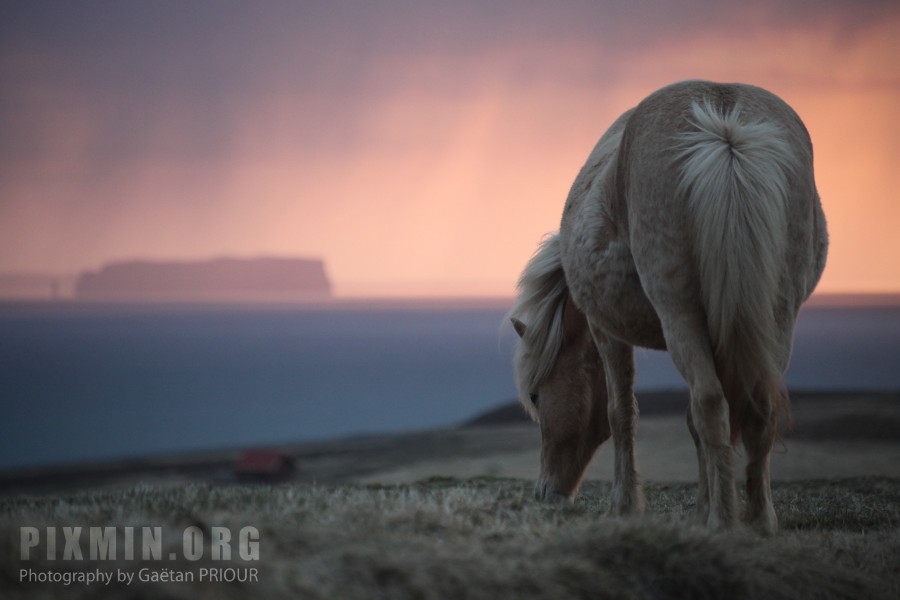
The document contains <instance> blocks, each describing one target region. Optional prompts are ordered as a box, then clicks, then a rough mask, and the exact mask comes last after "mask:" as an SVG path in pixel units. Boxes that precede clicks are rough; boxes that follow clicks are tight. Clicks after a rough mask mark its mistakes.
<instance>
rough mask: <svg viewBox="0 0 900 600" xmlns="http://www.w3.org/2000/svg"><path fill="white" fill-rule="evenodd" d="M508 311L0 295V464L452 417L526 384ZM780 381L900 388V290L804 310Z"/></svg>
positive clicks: (136, 454)
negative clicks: (881, 297) (519, 373)
mask: <svg viewBox="0 0 900 600" xmlns="http://www.w3.org/2000/svg"><path fill="white" fill-rule="evenodd" d="M506 308H507V306H506V305H503V303H499V302H493V303H482V304H479V303H469V304H466V303H462V304H452V303H450V304H441V303H422V304H415V303H408V304H402V303H401V304H398V305H394V304H390V303H387V304H385V303H366V302H359V303H348V304H343V305H341V304H338V305H334V306H332V305H327V304H326V305H316V306H303V305H300V306H291V305H228V304H210V305H198V304H156V305H154V304H100V303H78V302H32V303H29V302H5V303H0V470H3V471H19V470H22V469H30V468H35V467H46V466H56V465H66V464H73V463H85V462H91V461H112V460H122V459H135V458H141V457H152V456H157V455H165V454H172V453H182V452H203V451H214V450H219V449H227V448H245V447H265V446H275V445H282V444H294V443H301V442H309V441H318V440H323V439H332V438H340V437H345V436H355V435H364V434H383V433H401V432H411V431H416V430H422V429H430V428H441V427H448V426H454V425H458V424H461V423H463V422H465V421H466V420H468V419H471V418H473V417H475V416H476V415H478V414H481V413H483V412H485V411H488V410H490V409H493V408H495V407H497V406H498V405H502V404H505V403H508V402H509V401H511V400H512V399H514V398H515V396H516V392H515V387H514V384H513V375H512V367H511V357H512V353H513V347H514V338H515V334H514V333H512V332H511V331H510V330H508V329H507V330H502V328H501V324H502V322H503V315H504V313H505V310H506ZM636 361H637V383H636V387H637V389H638V390H639V391H641V390H647V391H651V390H678V389H684V388H685V385H684V382H683V380H682V379H681V377H680V376H679V374H678V372H677V371H676V370H675V368H674V367H673V365H672V363H671V361H670V360H669V358H668V355H667V354H665V353H664V352H656V351H651V350H642V349H639V350H638V351H637V353H636ZM786 381H787V384H788V386H789V387H790V388H791V389H794V390H807V391H813V390H815V391H896V390H900V303H897V302H893V301H892V302H886V303H874V304H873V303H862V304H854V303H852V302H851V303H846V304H840V303H838V304H837V305H835V304H833V303H824V304H821V305H819V304H814V305H811V306H808V307H806V308H804V309H803V310H802V312H801V314H800V317H799V321H798V324H797V329H796V332H795V343H794V355H793V359H792V362H791V366H790V369H789V371H788V373H787V376H786Z"/></svg>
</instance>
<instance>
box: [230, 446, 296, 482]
mask: <svg viewBox="0 0 900 600" xmlns="http://www.w3.org/2000/svg"><path fill="white" fill-rule="evenodd" d="M294 471H295V467H294V461H293V460H292V459H291V457H290V456H288V455H287V454H284V453H283V452H279V451H278V450H246V451H244V453H243V454H241V458H240V459H239V460H238V462H237V465H235V468H234V472H235V475H237V476H238V478H240V479H257V480H266V481H273V480H282V479H287V478H288V477H289V476H290V475H291V474H292V473H293V472H294Z"/></svg>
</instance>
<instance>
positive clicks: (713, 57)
mask: <svg viewBox="0 0 900 600" xmlns="http://www.w3.org/2000/svg"><path fill="white" fill-rule="evenodd" d="M895 4H896V3H893V2H863V3H854V4H853V5H852V6H845V5H844V3H841V2H837V1H834V2H826V3H815V4H814V5H813V4H810V3H798V2H790V3H784V2H775V1H774V0H771V1H766V2H761V3H760V2H757V3H752V4H747V3H744V2H714V1H712V0H694V1H693V2H687V3H678V4H677V5H676V4H675V3H656V2H643V1H638V2H632V3H621V2H588V1H586V0H585V1H584V2H580V1H571V2H552V3H551V2H548V3H528V4H525V3H521V2H512V1H511V0H502V1H500V2H492V3H484V2H475V1H474V0H471V1H469V0H464V1H461V2H454V3H448V2H437V0H425V1H419V2H411V1H410V2H406V1H394V2H379V3H372V2H343V1H335V2H329V3H321V2H308V3H306V2H284V3H282V2H263V3H258V4H257V3H254V5H253V6H252V7H251V6H250V5H247V4H245V3H234V4H230V3H222V2H219V1H216V2H205V1H196V2H191V3H189V4H184V3H181V2H171V3H170V2H153V3H138V4H137V5H129V6H125V5H121V4H119V3H111V4H110V5H104V6H103V10H102V11H101V10H99V8H98V7H100V5H99V4H75V3H68V2H62V3H59V4H56V3H44V2H41V3H16V4H15V5H14V6H12V7H10V6H9V5H5V6H4V7H3V10H4V11H6V13H5V14H4V15H2V16H3V17H5V18H0V22H2V24H0V128H2V130H3V131H4V135H3V136H2V137H0V256H2V257H3V259H2V260H3V262H4V263H5V264H6V265H7V266H5V267H4V265H3V264H0V269H4V268H33V269H41V270H45V269H52V270H59V269H78V268H82V267H85V266H94V265H96V263H98V262H102V261H104V260H110V259H114V258H122V257H128V256H138V255H144V256H150V257H159V258H173V257H179V256H184V257H187V258H204V257H208V256H211V255H217V254H249V255H252V254H260V253H269V254H272V253H279V254H296V253H301V254H323V255H325V257H326V259H328V261H329V265H330V272H331V273H332V274H333V276H334V277H335V280H336V282H337V284H338V288H339V291H340V286H341V285H342V284H345V285H347V286H348V287H350V286H352V285H353V284H354V282H356V283H359V284H360V285H361V284H362V283H364V284H366V285H370V286H374V285H375V284H376V283H377V282H387V283H393V284H394V285H396V286H399V285H400V284H401V282H409V283H410V285H414V284H415V283H416V282H420V283H421V282H426V281H432V282H440V281H443V282H447V285H458V286H460V287H462V286H463V285H464V283H465V282H467V281H468V282H472V281H478V282H482V283H481V284H479V285H486V284H484V283H483V282H493V283H491V284H490V285H491V286H493V287H492V288H491V289H494V290H498V289H504V290H509V291H511V288H512V281H513V280H514V279H515V276H516V274H517V272H518V270H519V268H520V267H521V265H522V263H524V261H525V260H526V259H527V257H528V255H529V254H530V252H531V251H532V250H533V248H534V244H535V242H536V241H537V239H538V238H539V237H540V236H541V235H542V234H543V233H544V232H546V231H549V230H552V229H554V228H555V227H556V225H557V224H558V221H559V215H560V212H561V208H562V203H563V201H564V198H565V194H566V192H567V191H568V186H569V185H570V184H571V181H572V179H573V178H574V176H575V174H576V173H577V170H578V168H579V167H580V165H581V164H582V162H583V161H584V159H585V158H586V156H587V154H588V152H589V151H590V148H591V147H592V146H593V144H594V142H595V141H596V139H597V138H598V137H599V136H600V134H601V133H602V132H603V130H604V129H605V128H606V127H607V126H608V125H609V124H610V123H611V122H612V120H613V119H614V118H615V117H616V116H618V115H619V114H620V113H621V112H622V111H624V110H626V109H627V108H629V107H630V106H632V105H634V104H635V103H636V102H638V101H639V100H640V99H642V98H643V97H644V96H646V95H647V94H648V93H649V92H650V91H652V90H654V89H656V88H658V87H660V86H662V85H664V84H666V83H669V82H671V81H674V80H677V79H683V78H689V77H704V78H710V79H717V80H743V81H747V82H750V83H757V84H759V85H763V86H765V87H769V88H770V89H772V90H773V91H775V92H776V93H779V94H780V95H782V96H783V97H785V99H787V100H788V101H789V102H790V103H791V104H792V105H794V106H795V108H797V110H798V112H800V114H801V116H803V117H804V119H805V120H806V121H807V125H808V126H809V128H810V130H811V131H812V133H813V139H814V142H815V143H816V152H817V168H819V180H820V188H822V192H823V197H826V198H827V201H828V202H829V203H830V204H831V206H829V207H828V208H829V209H830V214H834V215H835V218H834V219H833V220H832V230H833V238H834V240H835V241H836V242H841V243H840V244H835V245H834V248H835V249H834V250H833V254H832V255H833V257H835V258H833V261H834V264H835V265H837V267H835V269H832V268H831V267H829V272H828V275H827V277H834V279H833V281H834V282H835V283H834V285H835V286H838V285H850V284H851V283H852V282H853V281H855V280H854V276H853V272H852V271H853V269H854V268H855V269H858V270H859V269H862V270H868V272H867V273H866V274H865V277H866V278H867V281H875V280H878V281H887V282H888V283H890V282H891V281H893V279H891V278H890V276H887V275H883V273H884V272H889V271H887V269H888V267H890V268H894V266H895V265H893V263H890V260H889V259H884V260H883V261H882V262H881V263H879V262H878V261H876V262H875V264H874V265H873V264H871V261H870V262H869V263H866V264H865V265H861V264H860V261H859V259H858V258H857V257H855V255H854V253H853V252H851V251H849V250H845V248H853V247H855V246H858V245H859V244H860V243H861V239H862V238H861V234H859V233H857V232H859V231H864V230H865V227H866V224H867V223H869V221H866V219H870V220H871V221H872V223H870V224H869V225H870V226H871V227H874V228H875V230H877V231H880V229H879V227H883V225H882V224H883V223H884V222H885V220H884V219H881V220H879V219H877V218H872V217H870V216H866V217H864V218H863V220H862V221H861V220H860V219H861V217H859V216H854V215H856V214H857V213H860V212H861V213H862V214H865V215H874V214H884V212H885V211H890V210H891V209H890V208H889V207H886V206H884V204H883V203H884V202H886V200H881V198H887V196H888V195H889V193H890V190H891V189H896V185H895V183H896V176H895V175H894V174H893V170H892V169H891V168H889V167H884V165H885V164H890V161H891V160H894V162H895V159H890V158H888V159H885V158H884V157H896V156H898V155H900V149H898V148H897V142H896V141H895V140H897V139H900V131H898V123H897V120H896V117H895V115H894V111H893V109H892V108H891V107H892V106H896V101H897V99H898V98H897V96H898V95H900V91H898V80H900V68H898V67H897V66H896V65H895V64H894V62H895V61H893V57H895V56H897V55H898V51H900V49H898V47H897V46H898V42H897V40H898V39H900V36H898V35H897V31H898V30H900V8H898V7H897V6H895ZM11 13H12V14H11ZM855 114H859V115H860V116H861V118H859V119H857V120H856V121H854V120H852V115H855ZM848 141H852V143H853V144H854V147H853V153H849V152H848V148H847V142H848ZM860 180H861V181H860ZM891 186H894V187H893V188H892V187H891ZM826 192H827V196H826ZM853 194H859V195H861V196H864V197H865V198H866V200H865V201H866V202H867V203H868V204H867V207H868V208H867V209H866V210H863V211H859V209H858V208H857V209H854V210H855V212H853V213H852V214H851V211H850V209H848V208H847V207H848V206H850V205H849V204H848V203H847V202H846V201H844V200H842V199H843V198H849V197H850V196H851V195H853ZM501 230H502V238H503V240H502V242H500V241H498V236H499V235H500V234H499V233H498V232H499V231H501ZM26 232H27V233H26ZM894 255H897V256H900V248H898V251H897V252H895V253H894ZM854 265H855V266H854ZM896 266H897V268H896V269H894V271H893V272H894V273H896V272H900V265H896ZM831 273H835V275H831ZM879 278H880V279H879ZM360 282H362V283H360ZM826 283H827V282H826ZM466 285H469V284H466ZM472 285H474V284H472ZM358 288H359V285H357V286H356V288H355V289H358Z"/></svg>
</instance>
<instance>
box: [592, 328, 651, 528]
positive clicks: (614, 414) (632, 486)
mask: <svg viewBox="0 0 900 600" xmlns="http://www.w3.org/2000/svg"><path fill="white" fill-rule="evenodd" d="M594 340H595V341H596V342H597V346H598V349H599V350H600V357H601V358H602V360H603V367H604V369H605V371H606V389H607V393H608V396H609V401H608V414H609V428H610V431H611V432H612V438H613V446H614V452H615V463H614V468H613V490H612V496H611V498H610V506H609V513H610V514H612V515H625V514H630V513H635V512H643V511H644V508H645V506H646V501H645V500H644V491H643V489H642V488H641V483H640V479H639V477H638V473H637V467H636V465H635V460H634V436H635V431H636V429H637V421H638V408H637V401H636V400H635V398H634V349H633V348H632V347H631V346H629V345H627V344H624V343H622V342H620V341H617V340H613V339H610V338H609V337H608V336H606V335H604V334H602V333H597V334H595V335H594Z"/></svg>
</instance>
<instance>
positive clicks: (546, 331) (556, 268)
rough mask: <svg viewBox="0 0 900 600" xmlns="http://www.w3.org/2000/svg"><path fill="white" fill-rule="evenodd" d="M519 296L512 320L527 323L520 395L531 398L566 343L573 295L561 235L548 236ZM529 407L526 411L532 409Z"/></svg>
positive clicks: (520, 355)
mask: <svg viewBox="0 0 900 600" xmlns="http://www.w3.org/2000/svg"><path fill="white" fill-rule="evenodd" d="M517 288H518V290H519V296H518V298H517V299H516V303H515V304H514V305H513V307H512V309H511V310H510V311H509V313H507V317H508V320H513V319H517V320H519V321H521V322H522V323H524V324H525V326H526V327H525V331H524V332H521V331H520V332H519V333H520V335H521V336H522V339H521V341H520V343H519V347H518V349H517V351H516V359H515V365H516V379H517V382H518V383H519V393H520V394H521V395H523V396H525V397H524V398H523V399H522V400H523V403H525V402H524V400H525V399H526V398H527V395H528V394H530V393H533V392H534V390H535V389H536V388H537V386H538V384H539V383H540V382H541V381H543V379H544V378H545V377H547V375H549V374H550V371H551V370H552V369H553V364H554V363H555V362H556V359H557V357H558V356H559V352H560V349H561V348H562V342H563V325H562V323H563V309H564V308H565V303H566V298H567V297H568V294H569V288H568V284H567V283H566V276H565V273H564V272H563V268H562V261H561V258H560V250H559V236H558V235H557V234H553V235H548V236H547V237H545V238H544V240H543V241H542V242H541V245H540V247H539V248H538V250H537V252H536V253H535V254H534V256H532V257H531V260H530V261H528V264H527V265H526V266H525V270H524V271H523V272H522V276H521V277H520V278H519V283H518V286H517ZM525 404H526V408H531V407H529V406H528V403H525Z"/></svg>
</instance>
